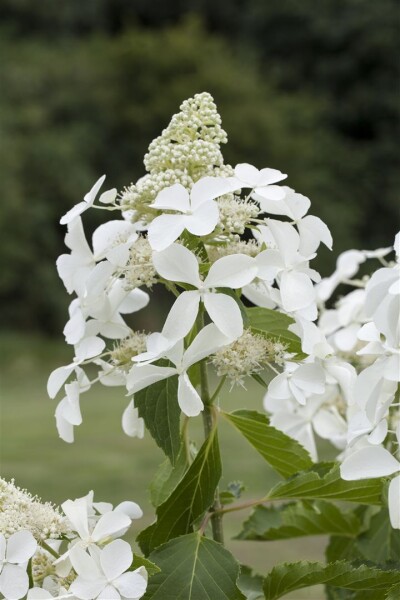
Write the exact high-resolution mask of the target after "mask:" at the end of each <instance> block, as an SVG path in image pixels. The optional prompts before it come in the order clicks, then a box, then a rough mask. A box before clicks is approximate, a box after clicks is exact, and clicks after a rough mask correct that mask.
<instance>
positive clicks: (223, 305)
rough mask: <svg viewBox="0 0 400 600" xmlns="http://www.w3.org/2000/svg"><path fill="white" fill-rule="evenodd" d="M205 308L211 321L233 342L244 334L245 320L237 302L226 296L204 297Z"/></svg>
mask: <svg viewBox="0 0 400 600" xmlns="http://www.w3.org/2000/svg"><path fill="white" fill-rule="evenodd" d="M204 306H205V308H206V311H207V312H208V315H209V317H210V319H211V320H212V321H213V322H214V323H215V325H216V326H217V327H218V329H219V330H220V331H221V333H223V334H224V335H225V336H226V337H228V338H229V339H230V340H231V341H233V340H236V339H237V338H238V337H240V336H241V335H242V333H243V318H242V314H241V312H240V308H239V306H238V305H237V302H235V300H234V299H233V298H231V297H230V296H227V295H226V294H213V293H208V294H205V295H204Z"/></svg>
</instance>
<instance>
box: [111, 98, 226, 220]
mask: <svg viewBox="0 0 400 600" xmlns="http://www.w3.org/2000/svg"><path fill="white" fill-rule="evenodd" d="M226 142H227V135H226V132H225V131H224V130H223V129H222V127H221V117H220V115H219V114H218V111H217V107H216V105H215V103H214V101H213V98H212V96H211V95H210V94H208V93H207V92H203V93H201V94H196V95H195V96H194V97H193V98H190V99H188V100H185V101H184V102H183V103H182V104H181V106H180V112H179V113H177V114H175V115H174V116H173V117H172V119H171V122H170V124H169V125H168V127H166V129H164V131H163V132H162V134H161V135H160V136H159V137H157V138H155V139H154V140H153V141H152V142H151V144H150V146H149V150H148V152H147V154H146V155H145V157H144V165H145V168H146V171H147V172H148V175H145V176H144V177H142V178H141V179H139V181H137V182H136V183H135V184H131V185H130V186H129V187H127V188H125V189H124V190H123V192H122V193H121V195H120V205H121V207H122V208H123V210H134V211H135V212H136V216H137V218H139V219H141V220H143V221H144V222H146V223H150V222H151V220H152V219H153V218H154V216H155V215H156V212H155V211H154V210H152V209H151V208H149V205H150V204H151V203H152V202H153V201H154V200H155V198H156V196H157V194H158V193H159V192H160V191H161V190H162V189H164V188H166V187H168V186H170V185H173V184H175V183H180V184H182V185H183V186H184V187H185V188H186V189H190V188H191V187H192V185H193V184H194V183H195V182H196V181H197V180H198V179H200V178H201V177H204V176H206V175H209V176H219V175H221V176H222V175H225V176H228V175H232V174H233V169H232V168H231V167H229V166H226V165H224V159H223V156H222V153H221V149H220V145H221V144H226Z"/></svg>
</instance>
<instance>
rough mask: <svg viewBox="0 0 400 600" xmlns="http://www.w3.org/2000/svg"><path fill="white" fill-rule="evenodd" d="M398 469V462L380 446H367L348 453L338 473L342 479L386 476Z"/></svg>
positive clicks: (350, 479)
mask: <svg viewBox="0 0 400 600" xmlns="http://www.w3.org/2000/svg"><path fill="white" fill-rule="evenodd" d="M398 471H400V463H399V462H398V461H397V460H396V459H395V458H394V456H392V455H391V454H390V452H388V450H385V448H382V447H381V446H367V447H366V448H361V450H357V451H356V452H354V453H353V454H350V456H348V457H347V458H345V460H344V461H343V463H342V465H341V467H340V473H341V476H342V478H343V479H345V480H347V481H352V480H354V479H368V478H369V477H387V476H388V475H392V474H393V473H397V472H398Z"/></svg>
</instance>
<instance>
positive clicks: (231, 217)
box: [218, 195, 260, 235]
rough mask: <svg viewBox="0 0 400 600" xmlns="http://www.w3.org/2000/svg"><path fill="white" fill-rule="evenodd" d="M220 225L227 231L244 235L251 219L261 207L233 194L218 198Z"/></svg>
mask: <svg viewBox="0 0 400 600" xmlns="http://www.w3.org/2000/svg"><path fill="white" fill-rule="evenodd" d="M218 209H219V220H220V226H221V227H222V228H223V230H224V232H225V233H229V234H230V233H236V234H240V235H242V234H243V233H244V230H245V228H246V226H247V225H248V224H249V223H250V221H251V219H255V218H257V216H258V213H259V212H260V211H259V208H258V206H257V205H256V204H255V203H254V202H251V201H246V200H240V199H238V198H237V197H234V196H233V195H227V196H223V197H222V198H219V200H218Z"/></svg>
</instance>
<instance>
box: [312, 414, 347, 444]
mask: <svg viewBox="0 0 400 600" xmlns="http://www.w3.org/2000/svg"><path fill="white" fill-rule="evenodd" d="M312 423H313V426H314V429H315V433H316V434H317V435H319V437H321V438H323V439H325V440H331V439H332V438H333V437H335V436H337V435H338V434H342V433H345V431H346V428H347V427H346V421H344V419H342V418H341V417H340V415H339V414H338V413H337V412H333V411H331V410H328V409H325V408H323V409H321V410H319V411H318V412H317V414H316V415H315V417H314V418H313V421H312Z"/></svg>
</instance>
